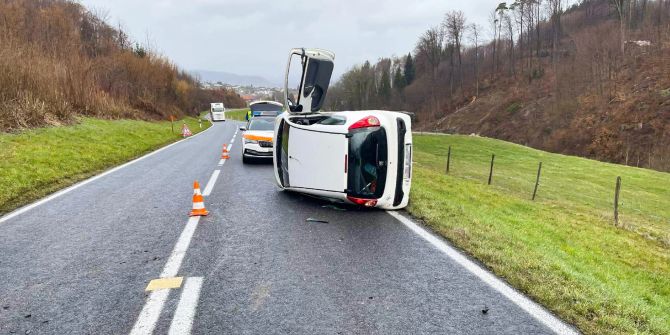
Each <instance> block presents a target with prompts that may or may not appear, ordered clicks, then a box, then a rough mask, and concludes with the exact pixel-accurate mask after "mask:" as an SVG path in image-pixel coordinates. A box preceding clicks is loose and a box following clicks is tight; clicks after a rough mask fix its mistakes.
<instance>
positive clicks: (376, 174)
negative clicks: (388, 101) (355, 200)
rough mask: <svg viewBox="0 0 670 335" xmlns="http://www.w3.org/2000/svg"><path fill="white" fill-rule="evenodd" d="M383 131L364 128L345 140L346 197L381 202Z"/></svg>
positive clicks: (384, 159) (384, 167)
mask: <svg viewBox="0 0 670 335" xmlns="http://www.w3.org/2000/svg"><path fill="white" fill-rule="evenodd" d="M386 148H387V144H386V131H384V129H383V128H365V129H362V130H357V131H355V132H354V133H353V134H352V135H351V138H350V139H349V171H348V189H349V192H348V193H349V195H351V196H354V197H360V198H367V199H378V198H381V196H382V194H383V193H384V185H385V183H386V170H387V164H388V162H387V156H388V153H387V149H386Z"/></svg>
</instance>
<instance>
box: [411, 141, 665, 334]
mask: <svg viewBox="0 0 670 335" xmlns="http://www.w3.org/2000/svg"><path fill="white" fill-rule="evenodd" d="M414 141H415V167H414V180H413V183H414V185H413V188H412V194H411V203H410V207H409V210H410V212H411V213H412V214H413V215H414V216H415V217H418V218H420V219H422V220H423V221H424V222H425V223H426V224H427V225H428V226H430V227H431V228H432V229H434V230H435V231H436V232H438V233H440V234H442V235H443V236H445V237H446V238H448V239H449V240H450V241H452V242H453V243H454V244H455V245H456V246H458V247H460V248H462V249H463V250H465V251H466V252H467V253H469V254H470V255H472V256H473V257H475V258H477V259H478V260H480V261H481V262H482V263H484V264H486V266H488V267H489V268H490V269H491V270H492V271H493V272H494V273H496V274H497V275H499V276H501V277H503V278H505V279H506V280H507V281H508V282H509V283H510V284H512V285H513V286H515V287H517V288H518V289H520V290H521V291H523V292H525V293H526V294H528V295H529V296H531V297H533V298H534V299H535V300H536V301H538V302H540V303H542V304H543V305H545V306H546V307H548V308H549V309H551V310H553V311H554V312H556V313H557V314H558V315H559V316H561V317H562V318H563V319H565V320H566V321H568V322H570V323H572V324H575V325H576V326H577V327H579V329H580V330H582V331H583V332H585V333H587V334H630V333H648V334H668V333H670V318H668V311H669V310H670V246H669V243H668V238H669V236H670V234H669V232H670V174H667V173H660V172H655V171H650V170H643V169H637V168H630V167H625V166H620V165H614V164H607V163H602V162H597V161H592V160H587V159H582V158H577V157H569V156H563V155H557V154H550V153H547V152H542V151H539V150H534V149H530V148H526V147H523V146H519V145H515V144H511V143H507V142H503V141H498V140H492V139H486V138H477V137H469V136H437V135H418V136H415V137H414ZM450 145H451V146H452V163H451V169H450V174H449V175H446V174H445V164H446V157H447V151H448V147H449V146H450ZM493 153H495V154H496V158H495V167H494V177H493V185H492V186H488V185H486V182H487V178H488V172H489V164H490V160H491V154H493ZM539 161H542V162H543V172H542V177H541V184H540V189H539V192H538V194H539V195H538V197H539V198H538V200H536V201H531V200H530V197H531V194H532V190H533V186H534V182H535V176H536V173H537V164H538V162H539ZM616 176H621V177H622V179H623V185H624V186H623V187H622V195H621V201H622V203H623V205H622V208H621V214H620V216H621V226H619V227H615V226H614V224H613V220H612V216H613V214H612V209H611V208H612V201H613V200H612V199H613V193H614V185H615V180H616Z"/></svg>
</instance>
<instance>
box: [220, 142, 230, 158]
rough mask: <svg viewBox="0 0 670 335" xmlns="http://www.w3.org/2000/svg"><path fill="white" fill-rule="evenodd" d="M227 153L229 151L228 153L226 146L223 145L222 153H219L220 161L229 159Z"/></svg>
mask: <svg viewBox="0 0 670 335" xmlns="http://www.w3.org/2000/svg"><path fill="white" fill-rule="evenodd" d="M229 152H230V151H228V146H227V145H225V144H224V145H223V152H222V153H221V159H229V158H230V156H229V155H228V153H229Z"/></svg>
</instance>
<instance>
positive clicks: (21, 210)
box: [0, 126, 214, 224]
mask: <svg viewBox="0 0 670 335" xmlns="http://www.w3.org/2000/svg"><path fill="white" fill-rule="evenodd" d="M212 128H214V126H211V127H209V128H207V129H205V130H203V131H201V132H199V133H197V134H195V135H193V136H191V137H187V138H184V139H181V140H179V141H177V142H174V143H170V144H168V145H166V146H163V147H160V148H158V149H156V150H154V151H151V152H149V153H147V154H145V155H143V156H140V157H137V158H135V159H133V160H131V161H128V162H125V163H123V164H121V165H118V166H115V167H112V168H110V169H108V170H106V171H103V172H101V173H100V174H97V175H95V176H92V177H89V178H88V179H84V180H82V181H80V182H78V183H76V184H74V185H70V186H68V187H66V188H64V189H61V190H58V191H56V192H55V193H52V194H50V195H47V196H46V197H44V198H42V199H39V200H36V201H35V202H33V203H30V204H27V205H24V206H22V207H19V208H17V209H15V210H13V211H11V212H9V213H7V214H5V215H4V216H2V217H0V224H2V223H4V222H6V221H9V220H10V219H13V218H15V217H17V216H19V215H21V214H23V213H25V212H27V211H29V210H31V209H33V208H35V207H38V206H40V205H43V204H45V203H47V202H49V201H51V200H53V199H56V198H58V197H60V196H62V195H65V194H67V193H70V192H71V191H74V190H76V189H78V188H80V187H82V186H84V185H86V184H88V183H90V182H93V181H96V180H98V179H100V178H102V177H104V176H107V175H109V174H112V173H114V172H116V171H118V170H121V169H123V168H125V167H128V166H129V165H132V164H134V163H137V162H139V161H141V160H143V159H145V158H149V157H151V156H153V155H155V154H157V153H159V152H161V151H163V150H166V149H168V148H170V147H172V146H173V145H177V144H179V143H182V142H184V141H186V140H189V139H192V138H195V137H197V136H198V135H201V134H204V133H205V132H207V131H208V130H210V129H212Z"/></svg>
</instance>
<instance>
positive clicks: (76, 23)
mask: <svg viewBox="0 0 670 335" xmlns="http://www.w3.org/2000/svg"><path fill="white" fill-rule="evenodd" d="M212 101H225V102H226V105H227V106H230V107H242V106H244V105H245V103H244V101H243V100H242V99H241V98H240V97H239V95H237V94H236V93H235V92H233V91H230V90H225V89H219V90H202V89H201V88H200V85H199V82H198V81H197V79H196V78H194V77H193V76H191V75H190V74H188V73H186V72H185V71H183V70H181V69H179V68H178V67H177V66H175V65H174V64H173V63H171V62H170V61H169V60H168V59H166V58H164V57H162V56H159V55H157V54H155V53H153V52H152V51H151V50H147V49H146V48H144V47H142V46H141V45H139V44H137V43H134V42H133V41H131V40H130V39H129V38H128V36H127V35H126V34H125V33H124V32H123V31H121V30H119V29H116V28H114V27H112V26H110V25H109V24H107V23H106V22H104V21H103V20H101V19H100V18H99V17H97V16H95V15H94V14H93V13H91V12H90V11H88V10H87V9H86V8H85V7H83V6H82V5H81V4H79V3H77V2H74V1H66V0H42V1H30V0H10V1H2V2H0V131H11V130H15V129H21V128H29V127H38V126H44V125H58V124H62V123H68V122H72V121H74V120H75V119H76V117H77V116H79V115H90V116H95V117H100V118H109V119H118V118H135V119H148V120H157V119H163V120H165V119H167V118H168V117H169V116H170V115H174V116H177V117H179V116H182V115H184V114H195V113H196V111H198V110H203V109H206V108H209V103H210V102H212Z"/></svg>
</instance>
